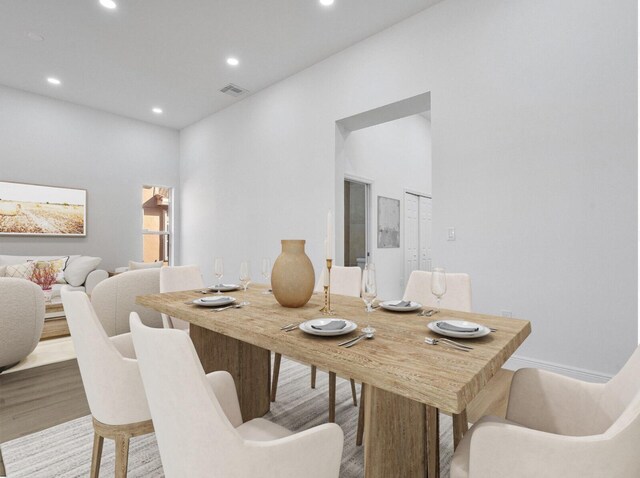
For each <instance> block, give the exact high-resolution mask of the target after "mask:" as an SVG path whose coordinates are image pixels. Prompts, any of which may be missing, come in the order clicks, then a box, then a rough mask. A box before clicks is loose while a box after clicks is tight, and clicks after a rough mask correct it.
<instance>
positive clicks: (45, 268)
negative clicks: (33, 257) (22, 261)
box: [31, 262, 59, 290]
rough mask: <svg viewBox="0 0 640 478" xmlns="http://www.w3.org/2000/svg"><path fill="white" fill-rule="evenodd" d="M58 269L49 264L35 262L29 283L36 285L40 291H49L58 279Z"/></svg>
mask: <svg viewBox="0 0 640 478" xmlns="http://www.w3.org/2000/svg"><path fill="white" fill-rule="evenodd" d="M58 272H59V270H58V267H56V266H54V265H53V264H51V263H50V262H36V264H35V266H34V268H33V272H32V273H31V282H35V283H36V284H38V285H39V286H40V287H41V288H42V290H51V286H53V284H55V283H56V279H57V277H58Z"/></svg>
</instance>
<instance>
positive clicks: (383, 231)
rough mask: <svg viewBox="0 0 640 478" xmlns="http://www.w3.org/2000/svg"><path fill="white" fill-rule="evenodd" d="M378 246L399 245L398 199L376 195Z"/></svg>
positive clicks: (394, 246)
mask: <svg viewBox="0 0 640 478" xmlns="http://www.w3.org/2000/svg"><path fill="white" fill-rule="evenodd" d="M377 236H378V248H379V249H394V248H399V247H400V200H399V199H393V198H388V197H384V196H378V234H377Z"/></svg>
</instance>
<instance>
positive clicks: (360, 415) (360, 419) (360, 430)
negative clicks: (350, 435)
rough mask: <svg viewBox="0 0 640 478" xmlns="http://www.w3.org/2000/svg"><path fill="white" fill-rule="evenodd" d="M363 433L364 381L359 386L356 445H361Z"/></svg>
mask: <svg viewBox="0 0 640 478" xmlns="http://www.w3.org/2000/svg"><path fill="white" fill-rule="evenodd" d="M363 435H364V383H363V384H362V386H361V387H360V410H358V431H357V433H356V446H360V445H362V436H363Z"/></svg>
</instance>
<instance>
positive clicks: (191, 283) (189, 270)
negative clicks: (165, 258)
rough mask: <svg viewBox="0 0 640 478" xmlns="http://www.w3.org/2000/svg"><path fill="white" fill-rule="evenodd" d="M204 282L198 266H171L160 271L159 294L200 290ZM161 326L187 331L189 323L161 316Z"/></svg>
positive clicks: (165, 315) (164, 315)
mask: <svg viewBox="0 0 640 478" xmlns="http://www.w3.org/2000/svg"><path fill="white" fill-rule="evenodd" d="M203 287H204V280H203V279H202V272H200V268H199V267H198V266H173V267H166V266H165V267H163V268H162V269H160V292H177V291H181V290H192V289H202V288H203ZM162 325H163V326H164V327H165V328H168V329H181V330H184V331H187V332H188V331H189V322H187V321H185V320H180V319H177V318H175V317H171V316H169V315H167V314H162Z"/></svg>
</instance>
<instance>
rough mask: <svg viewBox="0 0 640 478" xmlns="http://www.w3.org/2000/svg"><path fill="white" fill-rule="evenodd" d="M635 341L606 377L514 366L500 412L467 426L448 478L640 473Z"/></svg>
mask: <svg viewBox="0 0 640 478" xmlns="http://www.w3.org/2000/svg"><path fill="white" fill-rule="evenodd" d="M638 443H640V347H638V348H637V349H636V351H635V352H634V353H633V355H632V356H631V358H630V359H629V361H628V362H627V363H626V365H625V366H624V367H623V368H622V370H621V371H620V372H619V373H618V374H617V375H616V376H615V377H613V378H612V379H611V380H610V381H609V382H607V383H606V384H600V383H588V382H582V381H579V380H575V379H572V378H568V377H564V376H562V375H557V374H554V373H551V372H546V371H543V370H536V369H520V370H518V371H517V372H516V373H515V375H514V377H513V381H512V382H511V390H510V393H509V404H508V407H507V415H506V419H500V418H496V417H485V418H482V419H481V420H479V421H478V422H477V423H476V424H475V425H473V427H471V429H470V430H469V431H468V432H467V434H466V435H465V437H464V438H463V439H462V441H461V442H460V445H459V446H458V448H457V449H456V451H455V453H454V456H453V460H452V463H451V478H502V477H509V478H537V477H540V476H544V477H549V478H600V477H603V476H606V477H611V478H613V477H616V478H617V477H619V478H627V477H636V476H640V454H638Z"/></svg>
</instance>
